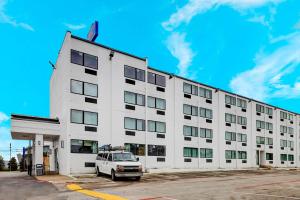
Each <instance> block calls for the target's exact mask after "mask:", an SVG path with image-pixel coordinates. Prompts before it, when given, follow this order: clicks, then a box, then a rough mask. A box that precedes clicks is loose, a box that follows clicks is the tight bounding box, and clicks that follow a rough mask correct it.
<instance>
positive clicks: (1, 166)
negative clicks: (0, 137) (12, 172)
mask: <svg viewBox="0 0 300 200" xmlns="http://www.w3.org/2000/svg"><path fill="white" fill-rule="evenodd" d="M4 168H5V163H4V159H3V157H2V156H0V171H3V170H4Z"/></svg>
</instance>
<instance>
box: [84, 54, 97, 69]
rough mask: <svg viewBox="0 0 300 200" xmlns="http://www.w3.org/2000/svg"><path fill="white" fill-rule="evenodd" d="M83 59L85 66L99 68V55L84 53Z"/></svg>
mask: <svg viewBox="0 0 300 200" xmlns="http://www.w3.org/2000/svg"><path fill="white" fill-rule="evenodd" d="M83 56H84V57H83V61H84V66H85V67H89V68H93V69H98V57H97V56H92V55H90V54H86V53H85V54H84V55H83Z"/></svg>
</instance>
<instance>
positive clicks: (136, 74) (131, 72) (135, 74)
mask: <svg viewBox="0 0 300 200" xmlns="http://www.w3.org/2000/svg"><path fill="white" fill-rule="evenodd" d="M124 76H125V77H127V78H131V79H135V80H139V81H143V82H145V70H142V69H138V68H134V67H130V66H127V65H125V66H124Z"/></svg>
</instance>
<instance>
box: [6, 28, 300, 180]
mask: <svg viewBox="0 0 300 200" xmlns="http://www.w3.org/2000/svg"><path fill="white" fill-rule="evenodd" d="M299 130H300V115H299V114H297V113H294V112H291V111H288V110H284V109H282V108H278V107H275V106H272V105H268V104H266V103H263V102H260V101H256V100H254V99H251V98H248V97H244V96H240V95H237V94H233V93H231V92H227V91H224V90H222V89H219V88H214V87H211V86H208V85H205V84H202V83H199V82H195V81H192V80H189V79H186V78H183V77H179V76H177V75H174V74H171V73H167V72H163V71H160V70H157V69H154V68H151V67H149V66H148V63H147V59H145V58H141V57H138V56H135V55H131V54H129V53H125V52H122V51H119V50H117V49H113V48H111V47H107V46H104V45H101V44H98V43H95V42H91V41H89V40H86V39H83V38H79V37H77V36H74V35H72V34H71V33H70V32H67V33H66V35H65V38H64V41H63V44H62V47H61V49H60V51H59V55H58V59H57V62H56V65H55V69H54V70H53V74H52V77H51V80H50V118H41V117H32V116H24V115H12V116H11V134H12V137H13V138H14V139H26V140H33V147H32V152H33V153H32V158H33V159H32V160H33V161H32V162H33V165H34V166H35V165H36V164H44V165H45V166H46V167H47V169H49V171H56V172H59V173H60V174H74V173H90V172H94V171H95V168H94V166H95V159H96V154H97V151H98V147H100V146H101V145H104V144H111V145H113V146H119V145H125V146H126V148H127V149H128V150H129V151H131V152H132V153H134V154H135V155H136V156H137V157H139V159H140V161H141V162H142V164H143V167H144V169H153V168H165V169H171V168H190V169H241V168H250V167H258V166H260V165H268V166H272V167H300V162H299V136H300V134H299Z"/></svg>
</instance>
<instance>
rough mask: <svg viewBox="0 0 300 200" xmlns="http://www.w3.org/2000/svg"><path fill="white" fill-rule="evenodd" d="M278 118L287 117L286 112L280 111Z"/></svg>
mask: <svg viewBox="0 0 300 200" xmlns="http://www.w3.org/2000/svg"><path fill="white" fill-rule="evenodd" d="M280 119H287V113H286V112H283V111H280Z"/></svg>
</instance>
